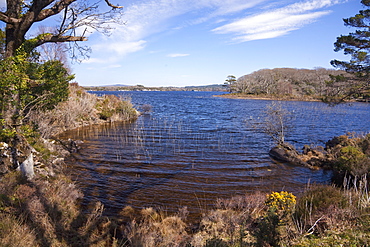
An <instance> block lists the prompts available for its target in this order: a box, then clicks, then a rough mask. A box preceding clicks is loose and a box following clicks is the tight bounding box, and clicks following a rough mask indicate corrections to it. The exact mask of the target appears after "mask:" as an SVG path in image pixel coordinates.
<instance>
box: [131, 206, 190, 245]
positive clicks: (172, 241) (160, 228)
mask: <svg viewBox="0 0 370 247" xmlns="http://www.w3.org/2000/svg"><path fill="white" fill-rule="evenodd" d="M126 211H127V209H126ZM125 214H126V215H127V212H126V213H125ZM124 233H125V235H126V236H127V241H128V245H129V246H143V247H152V246H153V247H155V246H173V247H175V246H186V244H187V243H188V240H189V237H190V236H189V234H188V233H187V232H186V224H185V222H184V221H183V220H182V219H181V218H180V217H179V216H165V215H164V214H163V213H158V212H157V211H156V210H154V209H153V208H145V209H143V210H141V212H140V214H139V216H138V217H135V218H134V219H133V220H132V221H131V222H130V223H129V224H128V225H127V226H126V227H125V229H124Z"/></svg>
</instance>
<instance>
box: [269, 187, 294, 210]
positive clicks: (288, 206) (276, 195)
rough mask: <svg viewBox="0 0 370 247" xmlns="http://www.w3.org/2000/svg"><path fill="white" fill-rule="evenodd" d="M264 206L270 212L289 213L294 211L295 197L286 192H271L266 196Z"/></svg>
mask: <svg viewBox="0 0 370 247" xmlns="http://www.w3.org/2000/svg"><path fill="white" fill-rule="evenodd" d="M265 204H266V206H268V207H269V209H270V210H273V211H284V212H285V213H290V212H292V211H293V210H294V207H295V204H296V197H295V195H293V194H292V193H289V192H286V191H281V192H272V193H271V194H269V195H267V196H266V201H265Z"/></svg>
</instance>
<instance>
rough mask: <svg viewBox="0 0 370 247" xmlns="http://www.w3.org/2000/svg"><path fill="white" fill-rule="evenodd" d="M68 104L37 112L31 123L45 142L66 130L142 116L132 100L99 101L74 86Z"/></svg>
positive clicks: (94, 96) (103, 99) (66, 102)
mask: <svg viewBox="0 0 370 247" xmlns="http://www.w3.org/2000/svg"><path fill="white" fill-rule="evenodd" d="M69 90H70V95H69V98H68V100H67V101H65V102H62V103H60V104H58V105H57V106H56V107H55V108H54V109H53V110H50V111H36V112H34V113H33V114H31V115H30V120H31V121H32V122H33V123H35V124H36V125H37V127H38V131H39V132H40V134H41V137H43V138H50V137H51V136H54V135H56V134H59V133H61V132H63V131H65V130H68V129H73V128H77V127H80V126H84V125H90V124H97V123H103V122H105V121H126V120H129V119H134V118H136V117H137V116H138V112H137V111H136V110H135V109H134V108H133V105H132V104H131V102H130V98H123V97H121V98H119V97H117V96H114V95H106V96H104V97H101V98H100V97H98V96H97V95H95V94H90V93H87V92H86V91H85V90H84V89H83V88H81V87H79V86H78V85H70V88H69Z"/></svg>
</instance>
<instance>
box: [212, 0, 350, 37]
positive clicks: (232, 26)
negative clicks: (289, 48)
mask: <svg viewBox="0 0 370 247" xmlns="http://www.w3.org/2000/svg"><path fill="white" fill-rule="evenodd" d="M340 2H343V1H340V0H312V1H306V2H301V3H295V4H291V5H288V6H286V7H283V8H278V9H274V10H270V11H265V12H263V13H260V14H256V15H253V16H247V17H245V18H242V19H239V20H236V21H234V22H231V23H229V24H225V25H223V26H220V27H218V28H215V29H213V30H212V31H213V32H215V33H218V34H230V33H231V34H234V35H235V36H234V37H233V41H235V42H245V41H251V40H258V39H269V38H276V37H279V36H282V35H286V34H288V33H290V32H291V31H293V30H297V29H299V28H302V27H303V26H305V25H307V24H310V23H312V22H314V21H316V20H317V19H318V18H320V17H322V16H324V15H327V14H329V13H331V11H329V10H326V11H324V10H322V11H320V9H323V8H326V7H330V6H332V5H335V4H338V3H340Z"/></svg>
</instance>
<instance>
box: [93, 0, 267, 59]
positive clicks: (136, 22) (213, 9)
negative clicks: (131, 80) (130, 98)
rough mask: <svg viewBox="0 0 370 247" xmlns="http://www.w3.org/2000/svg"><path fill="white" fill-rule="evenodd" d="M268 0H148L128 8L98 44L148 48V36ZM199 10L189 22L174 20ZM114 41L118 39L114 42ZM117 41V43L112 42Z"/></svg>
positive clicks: (122, 49) (124, 50)
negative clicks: (109, 32)
mask: <svg viewBox="0 0 370 247" xmlns="http://www.w3.org/2000/svg"><path fill="white" fill-rule="evenodd" d="M264 1H266V0H250V1H248V2H247V3H246V1H245V0H229V1H224V0H188V1H184V0H160V1H158V0H145V1H141V2H139V3H133V4H132V5H129V6H127V7H126V8H125V12H124V16H123V18H124V20H125V23H126V24H125V25H124V26H117V27H116V30H115V31H114V32H113V34H112V36H111V37H110V38H109V42H105V44H104V45H98V46H96V48H98V47H101V49H105V50H107V51H115V52H117V55H120V56H124V55H127V54H129V53H131V52H136V51H139V50H141V49H143V48H144V47H145V43H146V41H145V40H146V39H147V38H148V37H149V36H151V35H152V34H156V33H160V32H163V31H165V30H169V29H175V28H178V27H179V26H186V25H194V24H198V23H201V22H204V21H206V20H209V19H210V18H214V17H217V16H222V15H227V14H230V13H235V12H238V11H242V10H244V9H246V8H250V7H253V6H255V5H257V4H259V3H261V2H264ZM190 12H192V13H193V12H199V15H195V16H193V17H192V18H193V19H190V20H189V19H187V20H186V22H185V23H179V22H173V21H172V20H173V19H174V18H176V17H179V16H182V15H185V14H188V13H190ZM113 40H114V41H113ZM112 41H113V42H112Z"/></svg>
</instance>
